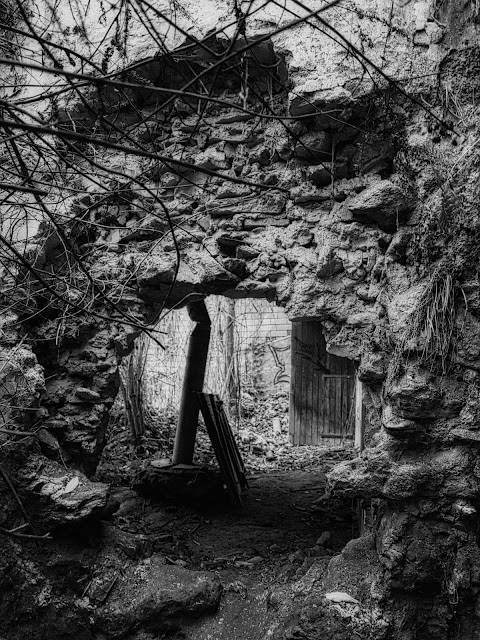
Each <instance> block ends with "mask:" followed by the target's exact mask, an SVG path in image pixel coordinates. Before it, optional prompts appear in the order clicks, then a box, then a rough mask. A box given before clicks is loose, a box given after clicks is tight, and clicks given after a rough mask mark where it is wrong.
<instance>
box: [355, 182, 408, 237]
mask: <svg viewBox="0 0 480 640" xmlns="http://www.w3.org/2000/svg"><path fill="white" fill-rule="evenodd" d="M348 208H349V210H350V211H351V212H352V214H353V217H354V219H355V220H358V221H360V222H364V223H372V222H373V223H376V224H378V226H379V227H380V229H382V230H383V231H386V232H387V233H394V232H395V231H397V229H398V226H399V225H400V224H403V223H404V222H405V216H406V214H407V212H408V210H409V204H408V199H407V196H406V194H405V193H404V191H402V189H400V187H398V186H397V185H396V184H393V182H390V180H381V181H380V182H377V183H376V184H374V185H372V186H371V187H369V188H368V189H365V191H362V192H361V193H360V194H359V195H358V196H356V197H355V198H353V199H352V200H350V202H349V203H348Z"/></svg>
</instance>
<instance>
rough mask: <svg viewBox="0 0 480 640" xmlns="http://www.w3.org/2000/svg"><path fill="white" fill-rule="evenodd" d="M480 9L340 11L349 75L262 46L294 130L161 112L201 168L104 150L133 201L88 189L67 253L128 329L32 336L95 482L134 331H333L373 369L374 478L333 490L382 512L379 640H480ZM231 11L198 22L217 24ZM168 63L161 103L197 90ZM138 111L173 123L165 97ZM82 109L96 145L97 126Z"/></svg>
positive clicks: (369, 456)
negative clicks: (178, 320) (217, 327)
mask: <svg viewBox="0 0 480 640" xmlns="http://www.w3.org/2000/svg"><path fill="white" fill-rule="evenodd" d="M467 4H468V6H466V7H465V10H462V11H461V12H460V11H459V10H458V9H457V8H456V5H455V3H454V2H445V1H444V2H434V1H433V0H432V1H430V2H426V1H413V2H410V3H405V4H404V6H402V7H400V6H397V5H392V6H391V7H390V5H389V6H384V5H385V3H383V2H381V1H380V0H379V1H378V2H373V1H371V2H367V1H365V2H361V1H360V0H359V1H358V2H356V3H353V2H349V3H344V6H343V7H337V8H335V11H334V12H332V15H331V16H329V17H330V18H331V20H332V21H333V23H334V24H335V25H338V28H339V29H340V30H342V32H344V33H345V34H346V38H347V39H348V41H349V42H350V43H351V44H353V45H354V46H355V47H356V53H355V55H351V54H350V52H351V49H349V47H348V46H346V43H345V41H342V40H341V39H340V44H339V42H338V40H339V39H338V37H337V38H336V40H337V41H336V42H335V41H334V40H335V39H332V37H331V36H332V32H331V31H329V29H328V28H326V29H325V28H324V29H323V31H321V32H319V31H317V30H314V29H313V28H312V27H311V26H309V25H305V24H304V25H299V26H297V27H294V28H292V29H289V30H286V31H284V32H282V33H281V34H278V35H276V36H275V37H273V38H272V40H271V41H267V40H265V41H264V42H261V43H259V44H258V45H257V46H256V47H255V48H254V49H253V53H252V58H251V59H250V69H249V74H250V75H249V82H250V85H249V86H250V96H252V95H253V96H254V97H252V98H251V99H252V101H253V103H254V104H257V106H258V104H262V105H263V103H262V100H263V101H265V100H270V101H272V103H274V104H275V105H277V107H278V105H280V107H279V108H280V109H284V111H283V115H285V116H287V118H288V119H286V120H284V121H283V123H282V121H281V120H280V119H268V118H263V117H259V116H252V114H251V113H248V112H246V111H245V110H244V111H242V110H234V109H230V108H227V107H225V106H222V105H220V104H216V105H213V106H210V107H209V109H207V112H206V113H205V117H204V118H202V119H201V122H199V120H198V117H197V114H196V113H195V112H194V109H192V105H191V104H189V103H188V101H187V100H184V101H178V103H177V111H176V112H175V113H169V114H168V119H165V118H164V117H163V116H161V115H159V117H158V121H157V124H156V128H155V130H154V132H153V138H154V139H153V141H152V140H151V138H149V137H148V136H151V135H152V132H150V133H148V135H147V132H145V131H144V130H142V129H140V130H139V131H138V132H137V135H138V136H145V137H144V138H143V140H144V141H145V143H146V144H151V148H152V149H157V150H163V151H165V150H167V149H168V154H169V156H170V157H172V158H174V159H176V160H181V161H185V162H188V163H190V164H192V165H195V167H196V170H194V171H193V170H190V169H188V168H187V169H185V170H182V172H181V175H179V174H178V172H175V173H174V172H172V171H171V170H170V167H169V166H168V163H163V164H162V163H160V162H152V161H145V162H144V161H143V160H135V161H128V162H127V161H125V158H123V157H119V156H118V154H115V153H113V152H111V153H110V152H105V154H104V156H103V157H102V162H103V163H105V164H106V165H108V166H111V167H117V169H115V170H116V171H117V174H118V175H117V178H118V180H117V183H116V184H117V190H116V191H114V192H111V195H110V197H109V199H108V200H105V199H103V200H100V199H99V200H96V197H95V194H94V191H95V190H94V189H91V187H90V186H89V184H88V181H87V180H86V179H83V178H82V179H81V180H82V181H83V182H82V184H83V187H82V188H83V189H84V194H83V195H82V196H81V197H79V198H76V201H75V202H74V203H72V207H74V208H75V209H74V211H76V213H77V219H76V220H75V221H74V222H73V223H72V226H71V230H70V233H71V237H72V239H73V240H74V242H75V246H76V247H77V248H78V249H79V250H82V251H83V252H84V254H83V255H84V256H85V263H86V264H87V265H88V267H89V269H90V272H91V273H92V274H93V276H94V277H95V278H98V279H99V280H100V279H101V280H102V281H104V282H107V283H112V284H111V288H110V290H109V294H110V295H111V296H113V297H114V298H116V299H117V300H118V303H119V304H121V305H122V308H124V309H125V310H127V311H128V313H129V314H130V316H131V318H132V321H131V324H130V325H128V324H126V323H125V321H124V320H122V319H121V318H120V317H117V318H115V314H114V313H113V314H112V313H111V311H108V308H106V307H105V306H104V305H102V304H101V300H100V299H97V300H98V304H97V306H96V308H95V310H96V311H97V313H101V314H102V315H103V316H104V317H103V319H102V318H99V317H98V316H97V317H96V318H91V319H90V320H89V323H88V324H85V325H83V326H79V322H78V318H72V317H64V318H63V319H62V322H61V323H59V316H58V315H56V313H55V310H54V311H53V312H51V313H50V317H48V318H45V317H44V316H38V317H36V318H35V319H33V320H31V321H29V322H28V323H25V324H24V325H23V332H24V334H25V335H26V336H32V335H34V336H35V337H36V338H37V339H38V338H41V342H37V343H35V344H34V346H33V349H34V352H35V355H36V357H37V358H38V361H39V362H40V364H41V365H42V366H43V367H44V370H45V380H44V381H43V380H42V379H41V375H40V374H37V375H38V378H37V380H36V383H35V384H36V387H35V388H36V391H35V394H36V397H35V400H32V402H35V403H37V405H38V406H39V409H38V411H39V414H38V415H39V416H40V419H41V420H42V425H43V426H44V427H45V429H46V434H47V436H46V438H49V437H51V438H52V440H51V441H50V442H51V443H53V444H51V445H50V450H49V449H48V446H47V445H46V444H44V445H43V450H44V452H45V453H46V454H48V455H50V457H53V458H54V457H55V456H56V455H58V453H57V451H58V447H61V451H62V452H63V454H62V455H63V456H64V459H66V460H67V461H68V462H70V463H71V464H73V465H82V466H83V467H84V468H85V470H86V471H90V470H91V469H92V468H93V467H94V464H95V460H96V458H97V457H98V455H99V452H100V451H101V448H102V446H103V443H104V426H105V423H106V417H107V415H108V410H109V407H110V406H111V404H112V402H113V399H114V397H115V393H116V390H117V385H118V379H117V363H118V359H119V357H121V356H122V354H125V353H127V352H128V349H129V344H131V341H132V340H133V338H134V337H135V335H136V334H137V333H138V331H139V329H138V327H135V326H134V325H135V321H136V322H138V321H148V320H149V319H150V318H152V317H153V316H154V315H155V313H157V312H158V310H159V308H161V307H162V306H164V305H166V306H167V307H173V306H175V305H183V304H186V303H187V302H189V301H192V300H194V299H196V298H200V297H203V296H206V295H209V294H220V293H221V294H223V295H227V296H231V297H235V298H240V297H252V296H253V297H265V298H267V299H269V300H275V301H276V303H277V304H280V305H282V306H284V307H285V309H286V312H287V314H288V316H289V318H290V319H291V320H300V319H316V320H321V321H322V322H323V324H324V327H325V335H326V339H327V345H328V349H329V351H331V352H332V353H335V354H337V355H341V356H347V357H350V358H354V359H358V360H359V361H360V375H361V378H362V380H363V381H364V383H365V385H366V388H367V393H368V396H369V399H370V401H369V413H370V416H369V421H370V423H371V424H376V425H377V427H378V433H377V435H376V437H375V439H374V441H373V442H372V443H371V446H370V447H368V448H367V449H366V451H365V452H364V454H363V455H362V456H361V457H359V458H358V459H356V460H354V461H353V462H351V463H345V464H343V465H340V466H339V467H337V468H336V469H335V470H333V471H332V472H331V474H330V486H331V490H332V491H333V492H334V494H336V495H343V496H346V497H350V496H351V497H354V498H357V497H363V498H364V499H365V500H366V501H367V504H368V505H370V506H369V510H370V513H371V535H370V537H369V538H368V540H369V541H370V542H369V545H370V547H369V549H370V550H369V554H370V556H369V557H371V558H372V560H371V565H370V568H369V574H368V575H369V579H368V581H366V582H365V581H364V582H362V583H361V584H360V582H359V583H358V585H357V587H358V588H357V592H356V595H357V596H358V597H359V598H361V600H362V603H363V606H365V607H367V608H368V609H369V610H370V611H372V612H373V613H375V616H377V617H375V616H373V613H372V616H373V617H372V629H373V630H372V633H373V634H376V636H375V635H374V636H373V637H377V636H378V637H381V636H382V634H384V635H385V633H387V632H386V631H385V628H386V627H385V625H387V626H388V628H389V631H388V633H389V634H390V636H389V637H392V638H396V639H400V638H401V639H402V640H403V639H405V640H407V639H410V638H412V639H413V638H416V639H422V638H425V639H427V638H433V637H435V638H441V639H445V640H446V639H447V638H448V639H450V638H455V637H472V638H473V637H476V636H478V633H479V632H478V629H479V626H480V625H479V623H480V620H479V617H478V611H479V606H480V601H479V597H478V594H479V591H480V577H479V576H480V550H479V547H478V543H477V529H478V524H477V523H478V515H477V509H478V508H479V507H480V495H479V488H478V478H479V477H480V473H479V454H478V441H479V438H478V429H479V428H480V422H479V416H478V407H477V405H478V398H479V396H480V385H479V381H478V375H479V371H480V364H479V362H480V304H479V295H480V294H479V292H480V286H479V281H478V274H477V266H478V265H477V261H478V255H477V254H476V250H477V243H476V240H477V235H476V234H477V233H478V225H479V219H480V218H479V215H478V208H477V207H478V205H477V203H478V177H479V174H478V167H479V163H478V157H477V155H476V144H477V142H476V140H477V137H476V136H477V133H476V132H477V129H476V127H477V125H476V116H475V113H476V111H475V109H476V105H475V103H474V102H472V96H474V95H475V92H476V91H477V90H478V87H477V84H478V82H479V80H478V77H479V76H478V74H476V72H475V69H476V65H477V64H478V62H477V61H478V56H479V49H478V35H477V20H476V18H477V15H476V13H475V6H474V3H467ZM220 5H221V3H218V4H215V3H212V7H213V6H214V7H215V11H214V12H213V13H212V14H209V13H208V11H205V15H204V17H203V22H202V25H203V24H204V23H205V21H207V22H208V20H211V21H213V23H218V21H220V22H221V18H220V17H219V16H220V15H223V14H222V11H223V5H221V6H220ZM209 6H210V5H209ZM192 10H193V9H192ZM268 11H269V10H265V12H264V13H263V14H259V15H256V17H255V19H252V20H251V22H250V23H249V27H248V28H249V30H250V31H249V34H250V36H253V35H255V34H256V35H258V34H259V33H262V32H264V31H265V30H266V27H267V25H268V24H271V20H272V19H273V17H275V16H276V19H277V20H280V22H281V19H282V18H279V17H278V12H277V13H275V12H274V15H273V17H272V14H269V13H268ZM342 11H343V13H342ZM280 13H281V12H280ZM205 16H207V17H208V20H207V18H206V17H205ZM348 17H350V19H348ZM269 20H270V22H269ZM210 25H211V22H210V23H209V25H206V26H210ZM198 28H199V29H200V30H202V26H200V27H198ZM453 46H454V47H455V48H454V49H453V48H452V47H453ZM362 55H366V56H367V57H368V59H369V61H373V62H374V64H375V65H376V67H372V66H371V64H370V62H368V63H366V62H365V60H364V59H363V58H362ZM195 56H196V57H195ZM202 56H203V51H202V50H201V49H195V50H194V51H193V53H192V54H191V56H190V58H189V62H190V63H193V64H194V63H198V64H199V65H200V64H203V63H201V60H202V59H203V58H202ZM162 63H163V66H162V65H161V64H160V63H159V62H158V61H157V62H155V63H151V64H149V65H146V66H145V68H144V69H143V70H142V69H141V70H140V73H141V74H143V77H144V78H145V79H146V81H147V86H148V82H150V83H151V84H152V86H155V83H157V84H159V83H161V82H162V81H164V78H165V77H167V80H166V81H167V82H169V80H168V78H169V77H170V78H171V83H172V84H174V82H175V79H176V77H177V76H176V75H175V74H176V73H177V72H179V70H180V69H181V70H182V73H184V72H185V66H184V62H183V61H182V59H181V57H180V58H179V59H178V60H174V62H173V63H172V61H171V60H168V61H167V60H163V61H162ZM379 69H380V70H381V72H380V71H379ZM272 70H273V71H272ZM160 72H161V73H160ZM382 73H386V74H388V76H389V77H390V78H393V79H394V80H395V83H390V82H387V81H386V80H385V77H384V76H383V75H382ZM162 74H163V75H162ZM160 76H161V77H160ZM243 81H244V78H243V80H242V78H240V79H238V78H235V77H232V78H228V79H225V81H224V82H223V84H222V85H221V86H220V89H219V91H218V94H217V95H218V96H219V98H221V99H224V100H238V95H239V92H240V91H241V89H242V88H243V87H242V82H243ZM286 83H288V89H289V91H288V92H286V90H285V84H286ZM98 91H99V93H100V94H101V97H102V99H103V100H104V102H105V104H107V105H110V108H111V110H112V112H116V113H117V114H119V116H118V117H119V122H120V123H121V124H123V125H126V124H128V123H129V122H130V123H131V122H133V121H134V120H135V117H136V114H135V112H132V111H129V108H128V101H127V102H126V103H122V102H121V101H120V102H118V101H117V102H115V100H117V98H116V97H115V95H113V94H112V92H109V91H107V90H106V89H105V90H103V89H98ZM407 94H408V95H409V96H410V97H408V96H407ZM258 96H260V98H259V97H258ZM118 100H120V99H119V98H118ZM138 100H140V102H137V103H136V104H137V106H140V107H141V108H142V109H144V110H149V109H151V110H153V109H154V108H155V100H156V98H155V96H154V95H153V93H152V94H151V95H150V94H149V92H148V90H146V91H145V93H144V94H142V96H140V97H139V98H138ZM255 101H257V102H255ZM68 112H69V115H70V116H72V117H73V119H74V120H76V121H77V122H78V123H79V124H81V125H82V126H84V127H85V128H87V129H88V127H90V126H91V123H90V122H89V120H88V113H86V112H85V110H83V109H82V106H81V105H80V106H78V105H75V108H73V107H72V105H68ZM446 121H450V123H451V124H450V126H448V124H445V122H446ZM285 124H288V126H287V127H286V126H285ZM452 126H453V128H454V130H455V131H453V129H452ZM118 167H120V169H118ZM85 169H86V170H88V166H87V165H85ZM145 172H149V173H148V176H149V181H148V182H147V183H146V185H145V184H144V185H143V186H142V188H139V189H136V187H135V182H134V181H133V183H132V181H131V179H129V176H131V175H140V174H141V175H142V176H143V175H145ZM212 172H216V174H217V175H215V176H212V175H211V173H212ZM127 174H128V175H127ZM238 179H241V181H242V182H243V184H238ZM152 194H154V195H155V197H152ZM171 223H173V224H174V225H175V229H176V231H175V241H174V240H173V239H172V234H171V233H170V230H171ZM34 242H36V243H37V259H41V260H43V261H44V263H45V264H46V265H47V266H48V268H49V269H53V270H55V269H58V270H61V266H62V264H63V256H62V253H61V251H60V250H59V247H60V244H61V243H60V240H59V239H58V238H55V236H54V234H52V233H51V230H50V229H49V228H48V226H47V227H45V228H44V229H43V231H41V232H40V233H39V234H38V235H37V237H36V239H35V241H34ZM179 256H181V260H180V262H179V263H178V257H179ZM177 266H178V272H177ZM80 275H81V274H80ZM173 281H175V284H174V286H173V287H172V286H171V285H172V282H173ZM80 283H81V281H80ZM120 292H121V295H120ZM72 295H75V294H74V293H72ZM78 295H80V294H78ZM18 313H19V317H20V318H21V317H22V313H21V309H20V311H19V312H18ZM105 314H110V319H109V320H107V319H105ZM13 340H14V342H15V338H14V339H13ZM4 345H5V346H4V347H3V348H4V349H8V350H10V349H11V348H12V347H11V346H9V345H8V343H7V342H6V341H4ZM14 348H15V347H14ZM31 370H33V371H38V367H37V365H36V363H35V360H34V358H33V356H32V362H31ZM2 375H3V374H2ZM43 384H45V389H46V390H45V392H43V391H42V386H43ZM16 420H17V424H19V428H24V423H22V422H21V417H20V416H17V417H16ZM32 446H33V445H32ZM52 451H53V453H52ZM366 539H367V538H363V542H361V544H366V543H365V540H366ZM354 557H355V553H353V554H352V553H349V552H348V550H347V552H346V553H345V556H344V557H343V558H340V559H337V560H336V562H335V563H334V564H333V565H332V568H331V573H330V575H329V580H330V586H331V587H332V588H335V587H339V586H341V584H340V582H341V580H340V578H338V579H337V583H336V582H335V581H336V577H335V576H337V577H338V576H341V575H343V574H344V573H345V572H348V564H349V563H351V562H352V561H353V559H354ZM342 572H343V574H342ZM367 582H368V584H367ZM352 588H355V585H353V586H352ZM375 620H378V625H377V624H376V622H375Z"/></svg>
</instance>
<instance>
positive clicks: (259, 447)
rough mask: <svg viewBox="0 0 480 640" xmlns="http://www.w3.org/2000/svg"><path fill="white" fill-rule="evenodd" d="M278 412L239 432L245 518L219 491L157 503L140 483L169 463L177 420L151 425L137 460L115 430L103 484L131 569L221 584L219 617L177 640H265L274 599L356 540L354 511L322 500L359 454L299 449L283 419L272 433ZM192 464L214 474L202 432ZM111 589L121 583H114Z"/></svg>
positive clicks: (261, 415)
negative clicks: (330, 480) (334, 475)
mask: <svg viewBox="0 0 480 640" xmlns="http://www.w3.org/2000/svg"><path fill="white" fill-rule="evenodd" d="M273 402H274V401H272V402H271V403H266V404H265V405H263V406H262V409H261V411H257V412H256V415H255V419H254V420H252V419H249V420H244V421H243V423H242V424H241V425H240V427H239V428H237V429H236V436H235V437H236V439H237V443H238V445H239V448H240V450H241V453H242V456H243V459H244V462H245V465H246V469H247V480H248V484H249V487H248V489H247V490H246V491H245V492H244V495H243V508H241V509H239V508H233V507H231V506H230V505H229V504H228V500H226V499H225V496H224V495H219V493H218V487H217V488H216V490H212V491H211V493H209V492H208V490H207V491H206V492H203V494H202V496H201V498H197V497H194V498H193V499H188V495H186V496H182V495H180V496H179V495H178V494H174V493H172V495H169V494H168V490H167V491H164V490H162V492H161V495H157V493H158V492H156V489H155V487H153V488H152V486H149V481H148V480H147V481H146V482H143V484H142V482H139V480H138V478H139V477H142V473H143V471H144V470H145V468H150V467H149V465H150V464H151V461H152V460H162V459H165V458H169V457H170V456H171V452H172V449H173V438H174V433H175V417H174V416H170V418H167V419H164V420H162V421H159V422H157V423H155V424H152V423H151V424H150V426H149V430H148V431H147V434H146V437H145V438H144V442H143V447H142V449H141V450H140V451H138V450H137V451H134V450H133V448H132V445H131V439H130V436H129V432H128V428H127V426H126V424H125V423H124V422H122V421H117V422H116V423H114V424H113V427H112V432H111V433H110V441H109V445H108V446H107V448H106V450H105V453H104V456H103V460H102V462H101V464H100V467H99V470H98V473H97V477H98V479H99V480H105V481H108V482H111V483H112V498H113V501H114V502H117V503H118V508H117V510H116V511H115V512H114V513H113V516H112V520H111V522H110V525H109V526H110V527H111V528H112V532H114V536H115V538H116V539H117V541H118V543H119V545H120V546H121V548H122V551H123V552H124V553H126V554H127V556H129V557H130V558H132V559H133V560H135V559H137V558H145V557H148V556H149V554H151V553H156V554H161V555H162V556H163V557H164V558H165V561H166V563H167V564H172V565H178V566H181V567H184V568H186V569H188V570H193V571H197V570H203V571H210V572H214V573H215V574H216V575H217V576H218V577H219V579H220V581H221V583H222V587H223V595H222V600H221V604H220V608H219V610H218V611H217V612H216V613H215V614H214V615H211V616H208V617H203V618H201V619H200V620H198V621H196V622H193V623H192V622H190V623H188V622H187V623H186V624H184V625H182V631H181V632H176V635H174V637H175V638H183V639H184V640H257V639H258V640H260V639H261V638H264V637H265V633H266V630H267V629H268V628H269V627H270V625H271V623H272V621H273V618H274V616H275V611H274V607H272V606H270V605H271V603H270V598H271V595H272V593H274V592H275V590H278V589H279V588H280V589H281V588H282V587H285V586H288V585H293V584H294V583H295V582H297V581H298V580H300V579H301V578H302V577H303V576H304V575H305V574H306V573H307V572H308V571H309V569H310V568H311V567H312V566H313V565H316V567H317V568H318V567H320V570H321V568H322V567H323V568H326V567H327V565H328V563H329V562H330V560H331V558H332V557H333V556H334V555H336V554H338V553H339V552H340V551H341V550H342V548H343V547H344V546H345V544H346V543H347V542H348V541H349V540H351V539H352V538H354V537H356V536H357V535H358V530H357V521H356V505H355V504H353V503H345V502H341V501H338V500H334V499H331V498H330V499H328V500H326V499H325V485H326V479H325V474H326V473H327V472H328V471H329V470H330V469H331V468H332V467H333V466H334V465H335V464H337V463H338V462H340V461H341V460H346V459H350V458H352V457H354V456H355V451H354V450H353V449H352V448H351V447H349V446H339V447H336V448H333V449H332V448H330V449H328V448H325V447H313V446H306V447H292V446H291V445H290V444H289V441H288V424H287V419H286V418H287V415H286V412H282V413H281V414H280V415H281V425H282V429H281V431H278V429H277V431H276V432H273V431H272V416H275V415H278V410H276V411H273V410H272V404H273ZM194 462H195V463H196V464H198V465H200V466H202V465H207V466H208V467H209V468H212V467H215V466H216V460H215V457H214V454H213V450H212V448H211V445H210V442H209V439H208V436H207V435H206V432H205V429H204V428H203V427H202V425H200V427H199V431H198V434H197V444H196V453H195V458H194ZM173 486H175V485H173ZM187 493H188V492H187ZM184 498H186V499H184ZM115 571H117V572H118V571H119V569H118V566H117V567H116V569H115ZM120 572H121V569H120ZM108 580H109V581H110V582H111V583H114V581H115V573H113V574H112V573H111V574H109V576H108ZM114 589H115V586H113V589H112V593H113V592H114ZM170 637H171V636H170ZM285 637H288V636H285ZM292 637H293V636H292Z"/></svg>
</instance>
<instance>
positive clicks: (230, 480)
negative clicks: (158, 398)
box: [196, 393, 246, 507]
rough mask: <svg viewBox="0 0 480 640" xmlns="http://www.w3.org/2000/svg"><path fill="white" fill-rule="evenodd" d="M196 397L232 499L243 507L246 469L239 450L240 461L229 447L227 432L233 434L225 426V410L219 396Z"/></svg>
mask: <svg viewBox="0 0 480 640" xmlns="http://www.w3.org/2000/svg"><path fill="white" fill-rule="evenodd" d="M196 396H197V399H198V402H199V405H200V410H201V412H202V415H203V419H204V421H205V426H206V427H207V432H208V435H209V437H210V440H211V442H212V446H213V450H214V451H215V457H216V458H217V461H218V464H219V467H220V470H221V472H222V475H223V477H224V480H225V483H226V485H227V489H228V491H229V494H230V497H231V498H232V501H233V503H234V504H235V505H236V506H239V507H241V506H242V488H243V486H244V485H245V483H246V480H245V477H244V469H245V467H244V465H243V461H242V460H241V456H240V454H239V452H238V448H237V452H238V455H239V456H240V461H239V460H238V458H237V455H236V453H235V452H234V451H233V450H232V448H231V446H230V445H229V436H228V435H227V431H228V432H230V434H231V429H230V425H228V421H227V423H226V425H225V420H223V418H222V415H221V414H224V412H223V408H222V407H221V406H219V405H218V404H217V401H219V398H218V397H217V396H214V395H213V394H207V393H197V394H196ZM220 405H221V401H220ZM225 419H226V418H225ZM232 438H233V434H232Z"/></svg>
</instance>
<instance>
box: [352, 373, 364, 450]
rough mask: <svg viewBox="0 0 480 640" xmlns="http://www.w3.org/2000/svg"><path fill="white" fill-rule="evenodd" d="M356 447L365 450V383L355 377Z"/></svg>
mask: <svg viewBox="0 0 480 640" xmlns="http://www.w3.org/2000/svg"><path fill="white" fill-rule="evenodd" d="M354 444H355V448H356V449H358V450H359V451H360V452H361V451H363V446H364V442H363V384H362V382H361V381H360V380H359V379H358V376H357V378H356V379H355V440H354Z"/></svg>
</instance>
